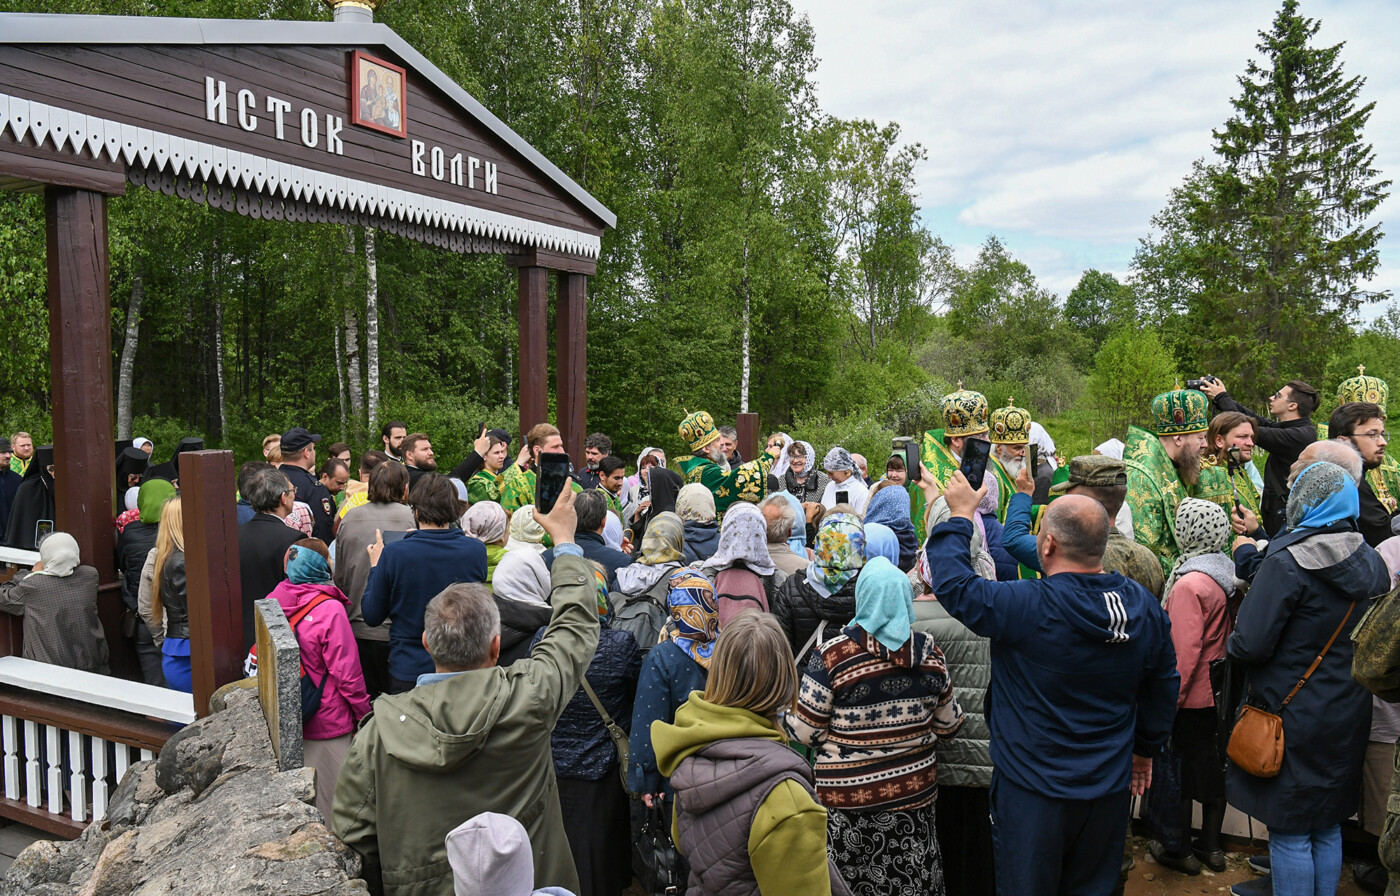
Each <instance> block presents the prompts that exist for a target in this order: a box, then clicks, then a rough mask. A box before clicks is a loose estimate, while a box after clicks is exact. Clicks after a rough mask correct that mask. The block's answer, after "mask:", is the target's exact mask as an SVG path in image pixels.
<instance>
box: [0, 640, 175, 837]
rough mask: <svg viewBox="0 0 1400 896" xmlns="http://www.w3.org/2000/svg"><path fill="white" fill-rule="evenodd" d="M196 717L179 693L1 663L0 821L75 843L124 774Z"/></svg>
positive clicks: (8, 660)
mask: <svg viewBox="0 0 1400 896" xmlns="http://www.w3.org/2000/svg"><path fill="white" fill-rule="evenodd" d="M194 718H195V713H194V701H193V698H191V696H190V695H189V694H186V693H183V692H181V691H172V690H168V689H166V688H157V687H152V686H150V685H146V684H140V683H137V682H131V681H125V680H123V679H119V678H112V677H110V676H106V675H97V674H94V673H91V672H79V671H77V670H75V669H66V668H64V667H62V666H52V665H49V664H47V663H36V662H33V661H31V660H25V659H20V658H19V657H13V656H9V657H0V750H3V762H0V776H2V777H3V782H4V797H3V798H0V817H4V818H11V819H14V820H16V821H22V822H24V823H25V824H28V825H30V826H32V827H36V828H39V829H41V830H44V831H48V832H50V833H53V834H58V835H60V836H67V837H76V836H77V835H78V834H79V833H81V832H82V829H83V828H84V827H86V826H87V824H88V823H89V822H91V821H94V820H97V819H100V818H102V817H103V816H105V815H106V814H107V801H108V798H109V796H110V794H111V792H112V791H113V790H114V789H115V788H116V786H117V784H118V783H119V782H120V781H121V779H122V775H124V774H126V770H127V768H128V767H129V766H130V765H132V764H133V763H135V762H137V761H140V760H143V759H151V758H152V757H154V756H155V754H156V753H158V752H159V751H160V748H161V747H162V746H164V745H165V742H166V740H168V739H169V738H170V736H171V735H172V734H174V733H175V732H176V731H178V730H180V728H181V727H183V726H184V725H187V724H189V723H190V722H193V721H194Z"/></svg>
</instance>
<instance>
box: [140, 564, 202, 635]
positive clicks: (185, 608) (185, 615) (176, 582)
mask: <svg viewBox="0 0 1400 896" xmlns="http://www.w3.org/2000/svg"><path fill="white" fill-rule="evenodd" d="M137 575H140V572H139V571H138V572H137ZM160 605H161V611H162V612H163V613H164V615H165V636H166V637H167V638H184V639H185V640H186V641H188V640H189V638H190V600H189V592H188V591H187V590H186V587H185V552H184V551H172V552H171V553H170V556H169V557H166V558H165V565H164V566H163V567H161V569H160Z"/></svg>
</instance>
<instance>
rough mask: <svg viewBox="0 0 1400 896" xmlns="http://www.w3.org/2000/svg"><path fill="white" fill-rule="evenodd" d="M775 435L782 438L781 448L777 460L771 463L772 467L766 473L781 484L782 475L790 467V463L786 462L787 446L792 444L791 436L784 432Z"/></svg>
mask: <svg viewBox="0 0 1400 896" xmlns="http://www.w3.org/2000/svg"><path fill="white" fill-rule="evenodd" d="M777 435H779V436H781V437H782V440H783V447H782V449H781V450H779V451H778V459H777V460H775V461H773V466H772V468H771V469H769V471H768V472H769V473H770V474H771V475H772V476H773V477H774V478H776V479H777V480H778V482H782V481H783V474H784V473H786V472H787V471H788V468H789V467H790V466H791V462H790V461H789V460H788V453H787V450H788V446H789V445H791V444H792V436H790V435H788V434H787V433H785V432H780V433H777Z"/></svg>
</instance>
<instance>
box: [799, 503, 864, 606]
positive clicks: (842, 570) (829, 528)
mask: <svg viewBox="0 0 1400 896" xmlns="http://www.w3.org/2000/svg"><path fill="white" fill-rule="evenodd" d="M812 553H813V555H814V559H813V560H812V564H811V565H810V566H808V567H807V584H808V585H811V586H812V590H813V591H815V592H817V594H818V595H820V596H821V597H830V596H831V595H832V594H833V593H835V592H837V591H840V590H841V589H842V588H844V587H845V586H846V583H847V582H849V581H850V580H851V579H853V578H855V577H856V574H857V573H858V572H860V568H861V567H862V566H864V565H865V527H864V526H863V525H862V524H861V521H860V517H858V516H856V515H855V514H853V513H829V514H827V515H826V517H825V518H824V519H823V520H822V523H821V525H820V526H818V527H817V542H816V545H815V547H814V548H813V551H812Z"/></svg>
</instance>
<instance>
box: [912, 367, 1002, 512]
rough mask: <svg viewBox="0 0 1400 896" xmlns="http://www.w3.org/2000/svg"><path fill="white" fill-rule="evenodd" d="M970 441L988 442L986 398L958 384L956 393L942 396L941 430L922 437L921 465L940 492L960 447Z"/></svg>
mask: <svg viewBox="0 0 1400 896" xmlns="http://www.w3.org/2000/svg"><path fill="white" fill-rule="evenodd" d="M970 438H981V439H983V440H984V441H985V440H986V438H987V396H985V395H983V394H982V393H981V392H973V391H971V390H969V389H964V388H963V385H962V383H958V391H956V392H953V393H950V394H948V395H945V396H943V428H942V429H930V430H929V431H928V432H926V433H924V443H923V446H922V450H921V451H920V461H921V462H922V463H923V465H924V469H926V470H928V471H929V473H930V474H932V475H933V478H934V479H935V480H936V481H937V482H938V488H939V490H940V491H942V490H945V489H947V487H948V480H950V479H952V478H953V474H954V473H955V472H957V470H958V464H960V463H961V462H962V450H963V443H964V442H966V441H967V440H968V439H970ZM911 478H912V477H911Z"/></svg>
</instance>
